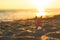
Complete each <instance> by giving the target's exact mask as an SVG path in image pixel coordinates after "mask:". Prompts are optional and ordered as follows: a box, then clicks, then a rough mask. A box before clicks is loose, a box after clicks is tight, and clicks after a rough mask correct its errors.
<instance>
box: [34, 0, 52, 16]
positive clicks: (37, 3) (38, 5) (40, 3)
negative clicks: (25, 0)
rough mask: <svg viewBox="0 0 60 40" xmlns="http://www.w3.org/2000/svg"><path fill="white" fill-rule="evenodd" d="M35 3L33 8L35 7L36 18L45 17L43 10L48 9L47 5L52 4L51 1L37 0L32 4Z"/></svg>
mask: <svg viewBox="0 0 60 40" xmlns="http://www.w3.org/2000/svg"><path fill="white" fill-rule="evenodd" d="M33 3H35V6H36V9H37V10H38V12H37V14H36V16H45V15H46V14H47V13H46V12H45V8H46V7H48V6H49V5H51V3H53V1H52V0H42V1H40V0H37V1H35V0H34V2H33Z"/></svg>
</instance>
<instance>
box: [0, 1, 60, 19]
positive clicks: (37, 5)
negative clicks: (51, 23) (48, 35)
mask: <svg viewBox="0 0 60 40" xmlns="http://www.w3.org/2000/svg"><path fill="white" fill-rule="evenodd" d="M42 8H47V9H51V10H54V9H55V10H56V9H57V10H59V11H60V9H59V8H60V0H0V11H1V10H21V9H23V10H26V9H27V10H30V9H31V10H32V9H36V10H39V9H41V10H42ZM31 10H30V12H26V11H24V13H22V12H19V13H18V12H16V13H15V14H14V13H11V12H10V14H9V13H5V12H2V13H1V12H0V16H1V17H0V19H1V18H7V17H8V15H9V17H8V18H12V17H13V16H14V17H15V18H17V16H18V18H19V17H20V18H30V17H33V16H35V14H36V13H35V12H32V11H31ZM37 13H38V12H37ZM52 13H53V14H52ZM52 13H51V12H50V13H49V14H47V15H54V14H56V15H57V14H60V12H58V13H57V12H52ZM4 16H5V17H4ZM14 17H13V18H14ZM13 18H12V19H13Z"/></svg>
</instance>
